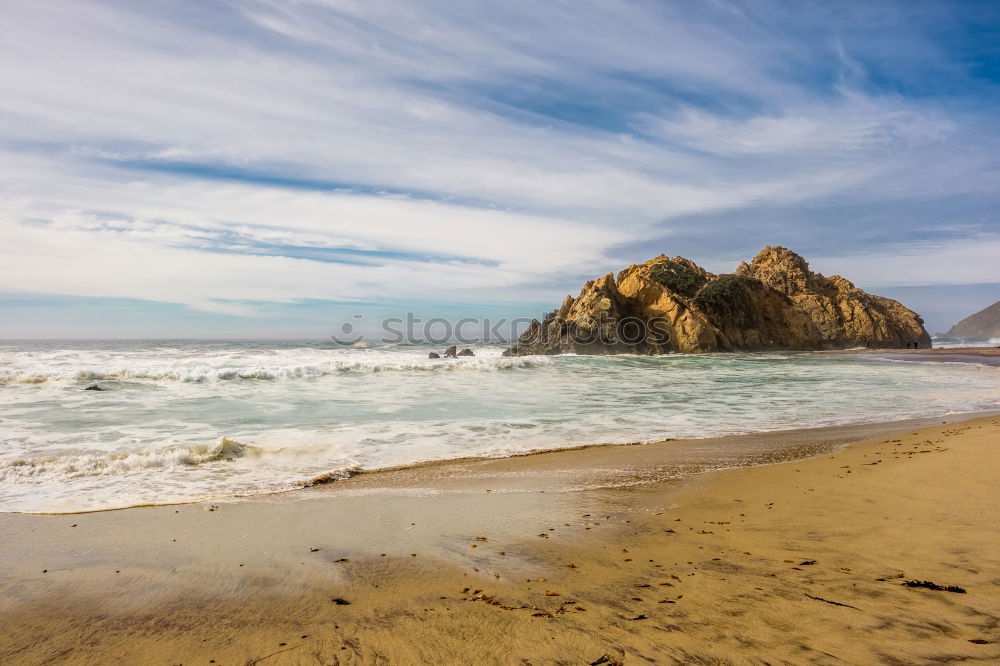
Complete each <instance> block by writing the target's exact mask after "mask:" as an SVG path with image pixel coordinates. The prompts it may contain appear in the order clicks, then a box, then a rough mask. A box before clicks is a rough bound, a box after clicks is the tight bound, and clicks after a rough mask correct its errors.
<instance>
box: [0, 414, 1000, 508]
mask: <svg viewBox="0 0 1000 666" xmlns="http://www.w3.org/2000/svg"><path fill="white" fill-rule="evenodd" d="M993 415H1000V410H977V411H970V412H961V413H953V414H944V415H940V416H928V417H921V418H910V419H898V420H891V421H862V422H858V423H846V424H836V425H824V426H817V427H809V428H788V429H777V430H762V431H755V432H746V433H738V434H731V435H713V436H708V437H698V438H671V439H663V440H654V441H648V442H643V441H637V442H625V443H608V442H603V443H595V444H579V445H571V446H565V447H558V448H551V449H532V450H528V451H522V452H516V453H510V454H505V455H501V456H463V457H458V458H442V459H436V460H424V461H418V462H415V463H407V464H402V465H391V466H387V467H379V468H375V469H360V470H356V471H353V472H351V473H350V475H349V476H347V477H345V478H333V479H331V480H329V481H327V480H319V481H317V480H316V479H321V478H322V477H324V476H326V473H324V474H320V475H317V476H316V477H314V479H313V480H311V481H309V482H305V483H303V485H302V486H299V487H293V488H287V489H282V490H275V491H272V492H264V493H252V494H248V495H217V496H211V497H205V498H200V499H191V500H181V501H176V502H150V503H142V504H132V505H128V506H120V507H109V508H101V509H83V510H79V511H0V516H4V515H28V516H79V515H86V514H93V513H106V512H116V511H128V510H138V509H149V508H156V507H179V506H187V505H198V504H206V503H232V502H253V501H257V500H261V501H266V500H267V499H268V498H287V499H288V500H290V501H296V500H308V499H312V498H313V495H312V494H313V493H324V492H326V493H336V492H338V491H346V492H350V491H354V490H356V489H357V488H358V487H359V486H360V487H361V488H365V489H372V488H378V487H380V486H383V485H384V487H385V489H386V490H389V489H391V488H393V487H398V486H402V485H405V484H407V483H411V482H412V483H420V484H424V485H426V483H427V482H428V480H434V481H441V480H442V479H444V478H445V477H453V476H455V477H456V478H453V479H449V481H448V483H449V485H456V483H457V484H458V485H461V479H463V478H465V479H467V480H468V482H469V483H473V482H475V481H476V480H477V479H478V480H479V481H481V480H483V478H484V477H488V476H489V475H490V474H491V473H493V472H494V471H497V472H499V473H501V474H503V473H506V472H508V471H509V468H515V469H519V470H521V471H525V472H528V471H534V472H536V473H537V472H540V471H541V469H542V468H540V467H539V466H538V465H535V464H534V460H535V459H536V458H538V457H542V458H544V457H547V456H550V457H551V460H553V461H559V462H561V463H562V465H563V467H564V468H565V469H566V470H573V471H574V472H578V473H586V472H587V471H592V469H591V468H592V467H594V461H593V460H591V459H588V458H587V456H585V455H581V456H580V458H579V459H578V461H577V462H576V464H574V463H573V462H572V461H573V458H574V457H575V454H576V452H587V451H594V452H597V451H601V450H605V451H608V454H607V455H606V456H602V457H603V458H604V460H601V461H599V466H601V467H604V468H606V467H607V466H608V465H609V464H611V465H614V466H616V467H614V468H613V469H611V470H607V469H605V471H606V474H605V475H603V476H601V475H596V476H594V477H592V478H591V479H590V481H589V483H590V487H602V484H605V487H619V486H623V485H641V484H644V483H654V482H656V481H662V480H667V479H671V480H676V479H683V478H687V477H688V476H690V475H693V474H701V473H705V472H716V471H724V470H729V469H739V468H742V467H754V466H757V465H770V464H781V463H784V462H794V461H796V460H807V459H809V458H811V457H815V456H818V455H823V454H824V453H827V452H829V451H834V450H837V449H839V448H842V447H844V446H849V445H850V444H852V443H855V442H859V441H863V440H864V439H869V438H873V437H878V436H883V435H888V434H892V433H894V432H902V431H904V430H907V429H910V428H914V427H917V428H919V427H923V426H928V425H936V424H938V423H958V422H961V421H964V420H969V419H976V418H982V417H987V416H993ZM775 443H778V444H779V446H777V447H775V446H774V444H775ZM685 447H687V448H688V449H690V448H692V447H696V448H700V449H707V450H706V451H705V452H704V453H705V454H706V455H704V456H701V457H698V458H691V457H690V456H684V455H683V453H684V449H685ZM636 450H639V451H640V453H635V451H636ZM670 453H677V454H681V455H678V456H674V457H672V456H670ZM740 454H742V455H744V456H758V458H757V460H759V462H753V461H752V460H751V458H749V457H745V458H741V457H740ZM590 455H591V456H594V455H599V454H596V453H592V454H590ZM713 455H714V456H717V459H712V458H711V456H713ZM567 460H568V461H570V464H569V466H568V467H566V464H565V462H564V461H567ZM720 461H726V463H721V464H720ZM637 463H639V464H638V465H637ZM545 464H549V465H550V464H551V463H550V462H549V461H548V460H546V461H545ZM671 464H673V465H675V466H678V467H685V470H684V472H683V473H682V474H680V475H675V474H671V473H670V472H669V471H665V470H663V469H662V468H663V467H664V466H669V465H671ZM623 466H624V467H627V468H629V469H633V468H635V467H637V466H645V467H646V468H647V469H656V470H657V473H655V474H652V475H649V474H647V475H644V476H641V477H636V478H630V477H629V473H628V472H627V471H624V467H623ZM692 466H695V467H698V469H697V470H691V469H690V467H692ZM457 471H462V472H465V473H464V474H458V475H457V476H456V475H454V474H453V473H454V472H457ZM607 472H610V473H607ZM332 474H333V475H336V474H338V472H334V473H332ZM549 480H550V481H559V480H562V479H559V478H556V477H552V478H550V479H549ZM607 484H611V485H607ZM576 485H577V486H579V484H576ZM574 489H576V490H579V489H581V488H579V487H577V488H568V489H566V490H574Z"/></svg>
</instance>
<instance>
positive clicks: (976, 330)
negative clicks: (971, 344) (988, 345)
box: [945, 301, 1000, 340]
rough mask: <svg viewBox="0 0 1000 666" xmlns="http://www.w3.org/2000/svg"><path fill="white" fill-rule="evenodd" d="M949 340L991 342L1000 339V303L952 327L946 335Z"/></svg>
mask: <svg viewBox="0 0 1000 666" xmlns="http://www.w3.org/2000/svg"><path fill="white" fill-rule="evenodd" d="M945 335H946V336H947V337H949V338H964V339H967V340H990V339H992V338H1000V301H998V302H996V303H994V304H993V305H991V306H989V307H988V308H984V309H982V310H980V311H979V312H977V313H976V314H974V315H969V316H968V317H966V318H965V319H963V320H962V321H960V322H958V323H957V324H955V325H954V326H952V327H951V330H950V331H948V332H947V333H946V334H945Z"/></svg>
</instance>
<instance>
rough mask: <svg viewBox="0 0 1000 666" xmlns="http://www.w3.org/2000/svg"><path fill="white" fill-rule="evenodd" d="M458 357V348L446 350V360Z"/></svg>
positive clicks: (453, 347) (452, 347)
mask: <svg viewBox="0 0 1000 666" xmlns="http://www.w3.org/2000/svg"><path fill="white" fill-rule="evenodd" d="M456 356H458V347H456V346H455V345H452V346H451V347H448V348H447V349H445V350H444V357H445V358H455V357H456Z"/></svg>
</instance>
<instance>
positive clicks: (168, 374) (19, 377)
mask: <svg viewBox="0 0 1000 666" xmlns="http://www.w3.org/2000/svg"><path fill="white" fill-rule="evenodd" d="M551 363H552V360H551V359H550V358H548V357H545V356H516V357H504V356H487V357H481V358H460V359H440V360H429V359H411V358H406V359H397V358H391V357H389V358H384V357H383V358H375V359H337V360H331V361H324V362H320V363H308V364H301V365H275V366H252V367H251V366H210V365H191V366H174V367H114V368H100V367H97V368H94V367H91V368H81V369H76V370H73V369H65V368H53V369H44V368H39V369H31V370H23V371H18V370H5V371H0V385H3V384H41V383H44V382H48V381H66V380H71V381H143V380H146V381H159V382H187V383H202V382H215V381H219V382H226V381H240V380H250V381H278V380H295V379H309V378H315V377H324V376H328V375H339V374H374V373H379V372H461V371H472V372H476V371H478V372H497V371H501V370H512V369H517V368H530V367H536V366H544V365H549V364H551Z"/></svg>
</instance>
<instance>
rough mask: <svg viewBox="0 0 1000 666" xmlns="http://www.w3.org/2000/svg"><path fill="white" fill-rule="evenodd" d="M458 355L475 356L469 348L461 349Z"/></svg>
mask: <svg viewBox="0 0 1000 666" xmlns="http://www.w3.org/2000/svg"><path fill="white" fill-rule="evenodd" d="M458 355H459V356H475V354H474V353H472V350H471V349H463V350H462V351H460V352H458Z"/></svg>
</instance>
